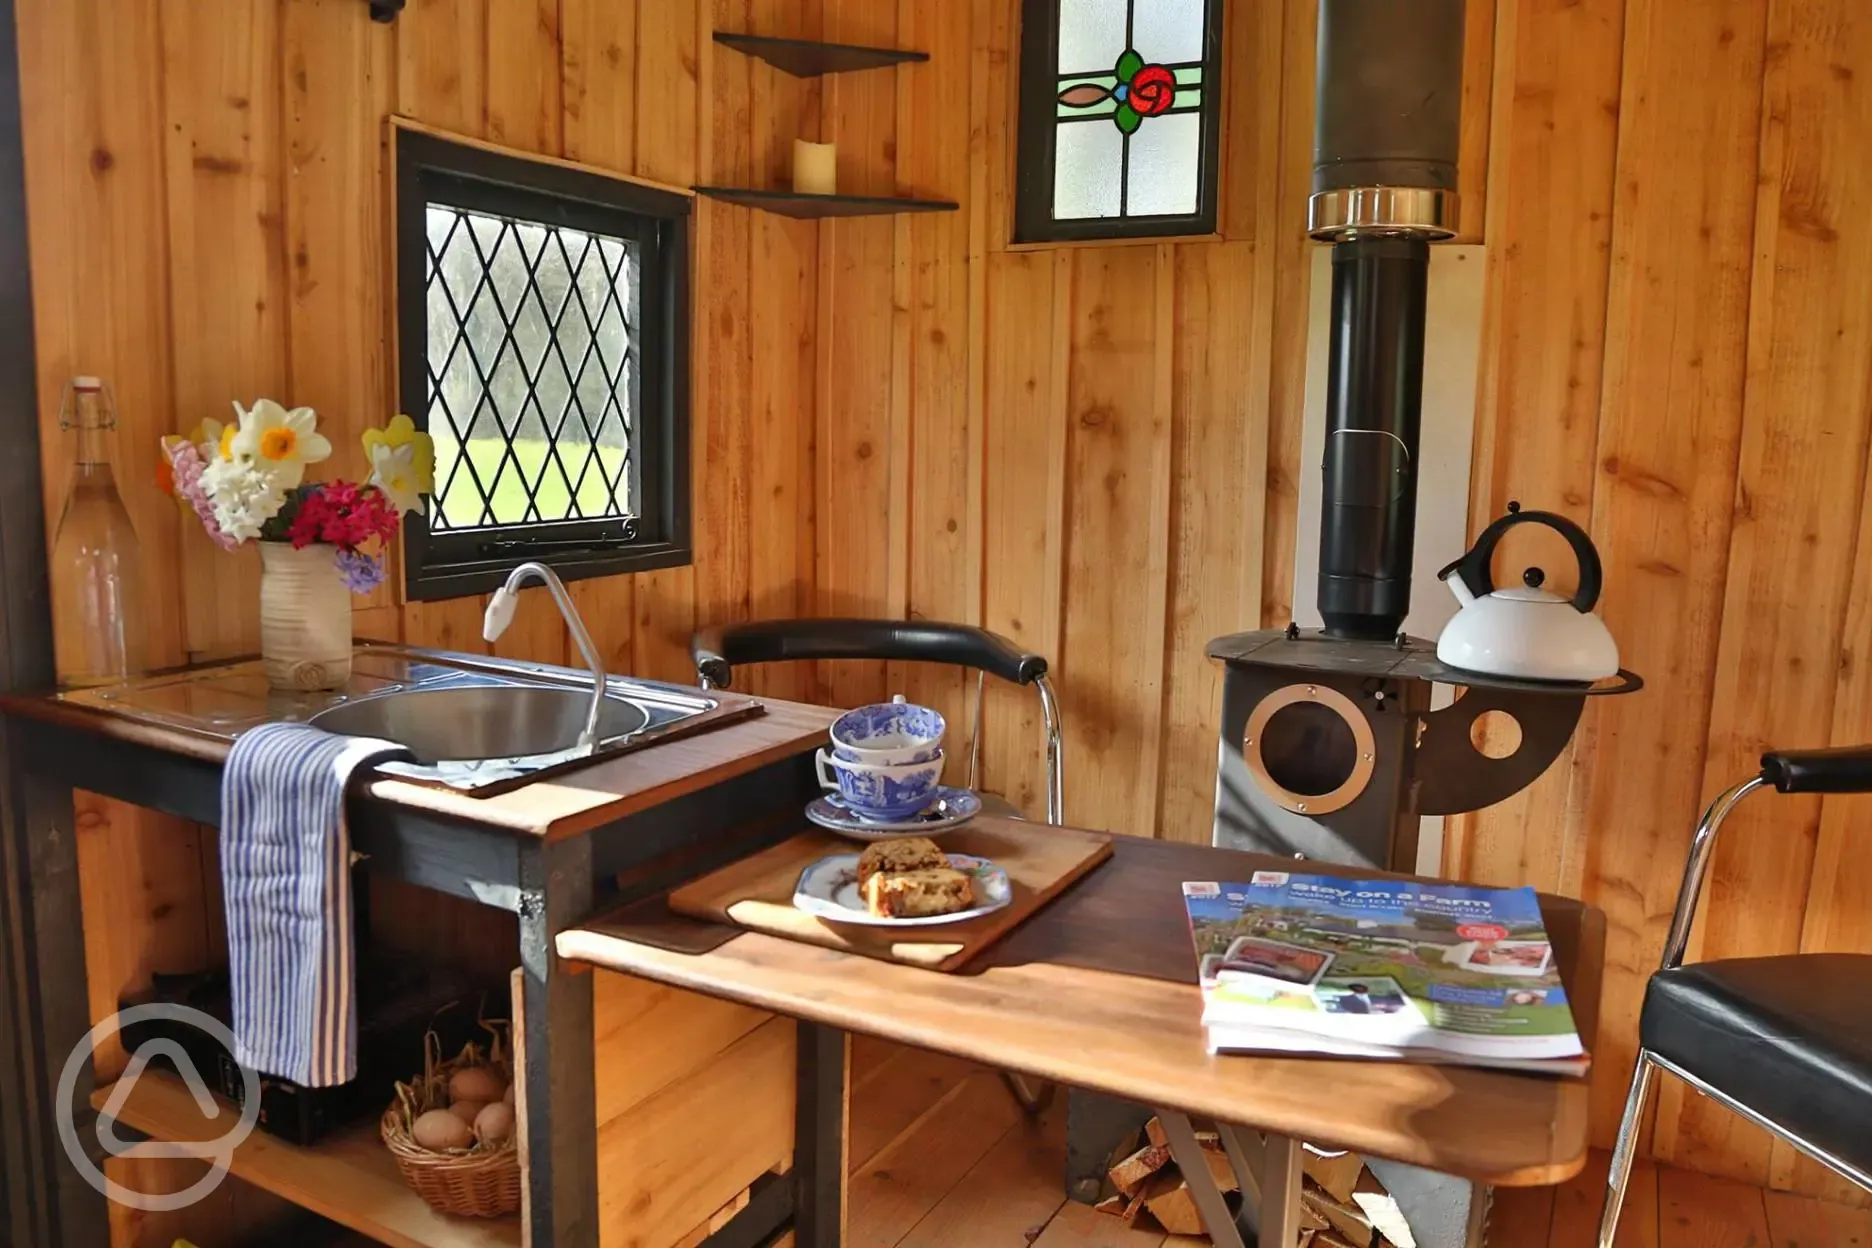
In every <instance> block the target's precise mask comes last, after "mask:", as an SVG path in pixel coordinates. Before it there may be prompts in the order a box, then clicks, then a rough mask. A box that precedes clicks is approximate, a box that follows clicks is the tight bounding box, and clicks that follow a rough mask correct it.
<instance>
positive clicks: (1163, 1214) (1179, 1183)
mask: <svg viewBox="0 0 1872 1248" xmlns="http://www.w3.org/2000/svg"><path fill="white" fill-rule="evenodd" d="M1143 1196H1144V1207H1145V1208H1146V1209H1148V1210H1150V1215H1151V1217H1153V1218H1156V1219H1157V1221H1158V1223H1159V1224H1160V1225H1162V1227H1163V1229H1164V1230H1166V1231H1168V1232H1170V1234H1172V1235H1200V1234H1202V1233H1203V1220H1202V1214H1201V1213H1200V1212H1198V1211H1197V1209H1196V1197H1195V1195H1194V1194H1192V1193H1191V1192H1190V1189H1189V1184H1188V1183H1187V1182H1185V1181H1184V1178H1183V1176H1182V1175H1180V1174H1178V1173H1177V1172H1176V1171H1174V1170H1161V1171H1159V1172H1158V1173H1156V1174H1153V1175H1152V1176H1151V1177H1150V1181H1149V1182H1148V1183H1146V1184H1145V1186H1144V1191H1143Z"/></svg>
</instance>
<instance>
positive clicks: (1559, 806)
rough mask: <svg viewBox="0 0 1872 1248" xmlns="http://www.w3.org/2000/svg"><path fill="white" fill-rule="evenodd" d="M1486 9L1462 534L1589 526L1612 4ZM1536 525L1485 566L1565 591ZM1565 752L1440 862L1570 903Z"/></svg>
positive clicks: (1563, 563) (1607, 227) (1605, 256)
mask: <svg viewBox="0 0 1872 1248" xmlns="http://www.w3.org/2000/svg"><path fill="white" fill-rule="evenodd" d="M1502 10H1503V11H1502V13H1501V15H1500V18H1499V19H1498V25H1497V34H1498V36H1499V39H1498V43H1497V49H1498V60H1497V62H1496V63H1497V64H1498V65H1499V67H1500V69H1499V72H1498V73H1497V75H1496V78H1495V96H1494V108H1493V112H1494V119H1493V121H1492V123H1491V134H1492V136H1493V143H1494V151H1493V154H1492V157H1491V160H1490V167H1491V168H1492V169H1493V171H1494V176H1495V178H1496V181H1497V183H1498V189H1497V192H1496V194H1495V195H1494V196H1493V197H1491V199H1490V200H1489V223H1488V238H1489V241H1490V243H1491V244H1493V245H1492V246H1491V247H1490V248H1489V250H1488V266H1489V267H1488V284H1487V287H1486V290H1485V294H1484V299H1485V301H1486V307H1485V310H1484V314H1483V326H1484V333H1485V335H1487V338H1486V340H1485V342H1484V345H1483V351H1482V381H1481V385H1480V389H1479V393H1478V395H1477V412H1476V438H1475V458H1474V460H1473V461H1472V469H1471V486H1470V513H1471V514H1470V529H1471V531H1472V532H1479V531H1480V530H1481V529H1482V528H1484V527H1486V526H1487V525H1488V524H1489V522H1490V521H1492V520H1493V519H1494V518H1495V517H1497V516H1500V515H1502V514H1504V513H1505V512H1506V511H1507V508H1508V503H1509V502H1510V500H1518V501H1520V502H1521V503H1522V504H1523V505H1524V506H1527V507H1531V508H1540V509H1542V510H1546V511H1555V512H1559V513H1560V514H1562V515H1565V516H1567V517H1569V518H1571V519H1573V520H1575V521H1577V522H1579V523H1581V524H1586V523H1587V522H1588V521H1590V520H1591V518H1592V497H1593V482H1594V480H1595V478H1596V476H1597V467H1596V461H1597V457H1596V455H1595V447H1596V445H1597V436H1598V412H1599V391H1600V379H1601V371H1602V361H1603V358H1604V349H1605V325H1606V278H1607V273H1608V271H1609V268H1610V251H1611V237H1612V180H1613V158H1614V154H1615V152H1616V150H1617V144H1618V103H1619V64H1620V43H1621V36H1622V34H1623V29H1624V2H1623V0H1594V2H1593V3H1587V4H1575V3H1570V2H1569V0H1530V2H1526V3H1520V4H1507V5H1504V6H1502ZM1563 123H1564V124H1563ZM1537 529H1539V526H1535V525H1526V526H1523V527H1522V528H1521V529H1518V530H1515V531H1514V532H1512V533H1511V534H1510V537H1511V538H1513V539H1517V540H1516V541H1515V543H1514V544H1512V545H1508V546H1505V547H1504V554H1503V556H1502V562H1501V563H1500V565H1499V566H1501V567H1503V568H1519V567H1526V566H1529V565H1530V564H1538V565H1539V566H1540V567H1542V568H1544V569H1546V570H1547V571H1548V572H1549V575H1550V580H1551V582H1552V583H1553V584H1554V586H1555V587H1556V588H1559V587H1561V586H1567V587H1569V592H1570V587H1571V586H1572V585H1573V584H1575V579H1574V571H1573V560H1572V556H1571V555H1570V553H1569V552H1568V551H1567V548H1566V546H1565V544H1564V543H1563V542H1561V541H1560V539H1559V537H1558V535H1557V534H1553V533H1551V532H1550V531H1548V530H1545V529H1539V532H1538V534H1536V533H1535V532H1533V531H1534V530H1537ZM1523 556H1525V557H1523ZM1579 758H1580V756H1579V755H1578V754H1577V753H1576V751H1574V750H1573V749H1568V750H1567V751H1566V752H1565V753H1564V754H1562V755H1561V758H1560V760H1559V762H1557V763H1556V764H1555V765H1554V766H1553V767H1552V768H1550V769H1549V770H1548V771H1547V773H1546V774H1545V775H1543V776H1542V777H1541V778H1540V779H1539V780H1538V781H1536V782H1535V783H1534V784H1533V785H1532V786H1531V787H1529V788H1528V789H1525V790H1523V791H1522V792H1521V793H1518V794H1516V795H1515V796H1514V797H1512V798H1510V799H1509V800H1508V801H1506V802H1502V803H1501V804H1499V805H1497V806H1494V807H1491V808H1490V809H1488V810H1486V811H1482V812H1479V813H1477V814H1475V815H1470V816H1464V817H1462V818H1461V819H1460V820H1459V824H1460V826H1459V827H1458V828H1457V829H1456V831H1455V832H1454V834H1453V835H1452V836H1450V837H1449V839H1448V842H1447V843H1448V844H1449V845H1450V846H1451V847H1452V848H1453V850H1454V851H1455V853H1454V854H1452V855H1451V856H1450V858H1449V859H1446V861H1445V864H1444V865H1445V867H1446V868H1447V869H1450V870H1452V871H1456V872H1460V873H1461V874H1463V875H1464V876H1465V878H1469V879H1477V880H1488V881H1506V880H1514V881H1516V882H1521V881H1526V882H1528V883H1532V884H1534V885H1536V886H1537V887H1541V888H1549V889H1554V888H1557V889H1562V890H1564V891H1567V892H1569V893H1577V892H1578V890H1579V883H1580V871H1581V870H1582V867H1583V864H1582V863H1581V862H1580V860H1579V858H1580V855H1579V854H1578V852H1577V850H1578V846H1577V840H1578V837H1579V835H1580V833H1581V830H1582V829H1581V827H1580V821H1579V819H1578V818H1577V812H1574V811H1572V809H1571V806H1570V804H1569V801H1568V795H1569V793H1570V792H1573V791H1574V789H1573V782H1574V780H1575V770H1574V769H1575V765H1576V764H1577V763H1578V761H1579ZM1458 854H1459V855H1462V857H1463V860H1462V861H1455V860H1453V859H1454V858H1455V856H1456V855H1458Z"/></svg>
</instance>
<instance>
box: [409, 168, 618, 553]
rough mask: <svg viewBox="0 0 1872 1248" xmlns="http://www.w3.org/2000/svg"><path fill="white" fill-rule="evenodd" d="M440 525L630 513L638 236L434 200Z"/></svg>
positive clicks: (432, 288)
mask: <svg viewBox="0 0 1872 1248" xmlns="http://www.w3.org/2000/svg"><path fill="white" fill-rule="evenodd" d="M425 234H426V239H427V243H428V249H429V256H428V261H429V263H428V282H427V284H426V291H427V295H426V298H427V302H428V321H429V341H428V344H427V345H428V351H427V359H428V367H429V383H430V404H429V432H430V435H431V436H432V437H433V438H434V439H435V444H436V481H437V487H436V488H437V506H436V508H435V511H434V514H433V515H432V516H431V518H430V524H431V527H432V528H433V529H435V530H437V531H445V530H458V529H475V528H486V527H489V526H492V525H511V524H521V523H550V522H556V521H563V520H581V519H585V520H590V519H608V518H616V517H623V516H629V515H632V514H634V511H633V507H632V503H633V500H632V498H631V489H630V478H631V473H630V451H631V441H632V440H631V428H632V424H633V409H632V404H633V396H632V381H633V377H634V374H635V369H634V363H633V354H634V350H635V338H634V334H633V330H632V325H631V318H632V316H633V314H634V309H635V304H634V289H633V287H634V285H635V276H636V264H637V261H636V253H635V250H634V247H635V245H634V244H633V243H631V242H630V241H628V240H625V239H619V238H610V237H606V236H603V235H594V234H589V233H586V232H583V231H579V230H574V229H570V228H567V227H564V226H553V225H544V224H540V223H537V222H530V221H514V220H508V219H505V218H502V217H498V216H493V215H490V214H487V213H483V212H478V211H471V210H467V209H462V208H455V207H451V206H448V205H444V204H430V205H429V206H428V209H427V218H426V221H425Z"/></svg>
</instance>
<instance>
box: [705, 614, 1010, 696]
mask: <svg viewBox="0 0 1872 1248" xmlns="http://www.w3.org/2000/svg"><path fill="white" fill-rule="evenodd" d="M689 649H690V653H691V654H692V655H693V656H694V658H695V665H696V671H697V672H698V673H699V674H700V675H701V676H702V678H703V679H704V680H706V681H707V682H708V683H709V684H710V685H711V686H713V687H715V688H717V689H726V688H729V687H730V686H731V683H732V681H733V679H734V669H735V668H736V667H738V666H740V665H741V664H744V663H776V662H780V661H782V660H786V659H885V660H897V661H899V662H907V663H948V664H952V665H954V666H957V667H968V668H975V669H977V670H979V671H984V672H987V673H988V674H989V675H991V676H996V677H999V678H1000V679H1002V680H1006V681H1011V682H1012V683H1014V684H1017V685H1027V684H1032V683H1033V682H1034V681H1036V680H1038V679H1040V678H1041V677H1042V676H1045V675H1046V670H1047V662H1046V659H1045V658H1044V657H1042V656H1041V655H1038V654H1033V653H1030V652H1028V651H1025V650H1022V649H1021V648H1020V647H1019V646H1016V645H1015V644H1014V643H1013V642H1011V641H1009V640H1008V639H1007V638H1005V637H1003V636H1001V635H1000V634H999V633H991V632H989V631H988V630H987V629H985V628H976V627H974V626H972V625H969V624H947V623H943V622H941V621H938V620H855V619H830V620H806V619H801V620H756V621H753V622H751V623H747V624H723V625H717V626H715V627H711V628H705V629H701V630H700V631H698V632H697V633H696V634H695V636H694V637H692V638H691V639H690V642H689Z"/></svg>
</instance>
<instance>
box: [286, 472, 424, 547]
mask: <svg viewBox="0 0 1872 1248" xmlns="http://www.w3.org/2000/svg"><path fill="white" fill-rule="evenodd" d="M396 530H397V513H396V509H395V508H394V507H392V506H390V504H389V501H388V500H387V499H385V498H384V495H383V491H381V490H379V489H377V488H376V487H374V486H369V487H364V488H360V487H359V486H357V485H356V484H354V483H353V482H350V481H328V482H326V483H325V484H323V485H319V486H314V487H312V489H310V490H309V491H308V492H307V493H306V494H305V495H304V497H303V498H301V499H300V502H299V510H298V512H297V514H295V515H294V516H293V520H292V525H291V527H290V528H289V529H288V530H287V537H288V538H290V539H291V541H292V544H293V545H294V546H295V547H305V546H310V545H312V544H314V543H317V542H323V543H325V544H327V545H330V546H336V547H338V548H339V549H340V550H346V551H353V552H355V551H356V550H357V549H358V548H359V547H360V546H363V545H364V544H366V543H367V542H369V541H370V540H371V539H372V538H381V539H383V540H386V541H387V540H389V539H390V538H391V537H393V536H395V534H396Z"/></svg>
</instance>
